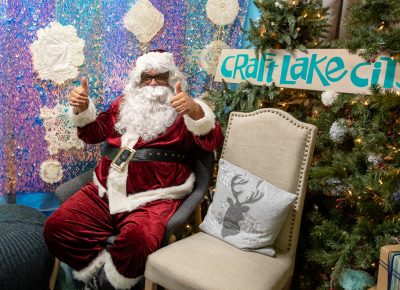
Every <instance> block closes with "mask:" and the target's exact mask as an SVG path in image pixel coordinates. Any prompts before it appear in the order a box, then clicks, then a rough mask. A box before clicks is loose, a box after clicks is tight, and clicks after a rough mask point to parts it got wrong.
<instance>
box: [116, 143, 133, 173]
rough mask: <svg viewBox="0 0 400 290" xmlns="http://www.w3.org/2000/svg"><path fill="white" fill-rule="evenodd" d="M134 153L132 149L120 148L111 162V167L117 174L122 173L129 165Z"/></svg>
mask: <svg viewBox="0 0 400 290" xmlns="http://www.w3.org/2000/svg"><path fill="white" fill-rule="evenodd" d="M135 153H136V150H135V149H133V148H129V147H126V146H124V147H121V149H119V151H118V153H117V155H116V156H115V157H114V159H113V161H112V162H111V166H112V167H113V168H115V169H116V170H118V171H119V172H122V171H124V169H125V167H126V166H127V165H128V164H129V162H130V161H131V159H132V158H133V156H134V155H135Z"/></svg>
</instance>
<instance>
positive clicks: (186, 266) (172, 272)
mask: <svg viewBox="0 0 400 290" xmlns="http://www.w3.org/2000/svg"><path fill="white" fill-rule="evenodd" d="M204 257H207V259H204ZM291 265H292V266H291ZM292 274H293V261H292V260H291V257H290V255H289V253H286V254H281V253H280V252H277V258H272V257H269V256H265V255H260V254H258V253H253V252H246V251H243V250H239V249H237V248H235V247H234V246H232V245H230V244H228V243H226V242H224V241H221V240H219V239H216V238H214V237H212V236H209V235H207V234H205V233H198V234H195V235H193V236H190V237H188V238H186V239H183V240H180V241H178V242H175V243H173V244H171V245H169V246H167V247H164V248H162V249H160V250H158V251H157V252H155V253H154V254H152V255H150V256H149V257H148V258H147V264H146V271H145V277H146V278H147V279H150V280H152V281H153V282H155V283H157V284H160V285H163V286H164V287H166V288H167V289H170V290H190V289H193V290H194V289H196V290H235V289H237V290H244V289H251V290H266V289H281V288H283V287H284V286H285V283H286V282H287V281H288V280H289V281H290V276H291V275H292Z"/></svg>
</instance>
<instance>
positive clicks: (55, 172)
mask: <svg viewBox="0 0 400 290" xmlns="http://www.w3.org/2000/svg"><path fill="white" fill-rule="evenodd" d="M62 177H63V169H62V166H61V163H60V162H58V160H53V159H50V160H46V161H44V162H43V163H42V164H40V178H41V179H42V180H43V181H44V182H47V183H56V182H58V181H60V180H61V179H62Z"/></svg>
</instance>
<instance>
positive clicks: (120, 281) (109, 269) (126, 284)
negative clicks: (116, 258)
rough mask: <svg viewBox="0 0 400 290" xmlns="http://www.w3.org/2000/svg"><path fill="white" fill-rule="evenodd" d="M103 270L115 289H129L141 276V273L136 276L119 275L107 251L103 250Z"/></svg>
mask: <svg viewBox="0 0 400 290" xmlns="http://www.w3.org/2000/svg"><path fill="white" fill-rule="evenodd" d="M104 272H105V273H106V277H107V280H108V281H109V282H110V284H111V285H112V286H113V287H114V288H116V289H130V288H131V287H132V286H134V285H136V283H137V282H139V281H140V280H141V279H142V278H143V275H141V276H138V277H136V278H126V277H125V276H123V275H121V274H120V273H119V272H118V270H117V268H116V267H115V265H114V263H113V260H112V258H111V255H110V253H108V252H105V264H104Z"/></svg>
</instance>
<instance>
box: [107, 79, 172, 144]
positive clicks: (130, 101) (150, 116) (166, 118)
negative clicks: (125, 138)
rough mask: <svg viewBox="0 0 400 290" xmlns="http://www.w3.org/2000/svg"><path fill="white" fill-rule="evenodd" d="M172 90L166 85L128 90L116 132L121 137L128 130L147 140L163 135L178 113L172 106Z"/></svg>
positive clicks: (116, 125)
mask: <svg viewBox="0 0 400 290" xmlns="http://www.w3.org/2000/svg"><path fill="white" fill-rule="evenodd" d="M172 97H173V91H172V90H171V89H170V88H169V87H165V86H145V87H142V88H133V87H130V88H129V89H126V90H125V95H124V99H123V102H122V104H121V107H120V111H119V116H118V122H117V123H116V124H115V129H116V130H117V131H118V132H119V133H121V134H122V135H123V134H124V133H125V132H127V131H129V132H132V133H136V134H137V135H138V136H140V137H141V138H142V139H143V140H144V141H149V140H151V139H154V138H156V137H157V136H159V135H161V134H162V133H164V132H165V131H166V130H167V128H169V127H170V126H171V125H172V124H173V123H174V121H175V120H176V118H177V116H178V113H177V112H176V111H175V109H174V108H173V107H172V106H171V98H172Z"/></svg>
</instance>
